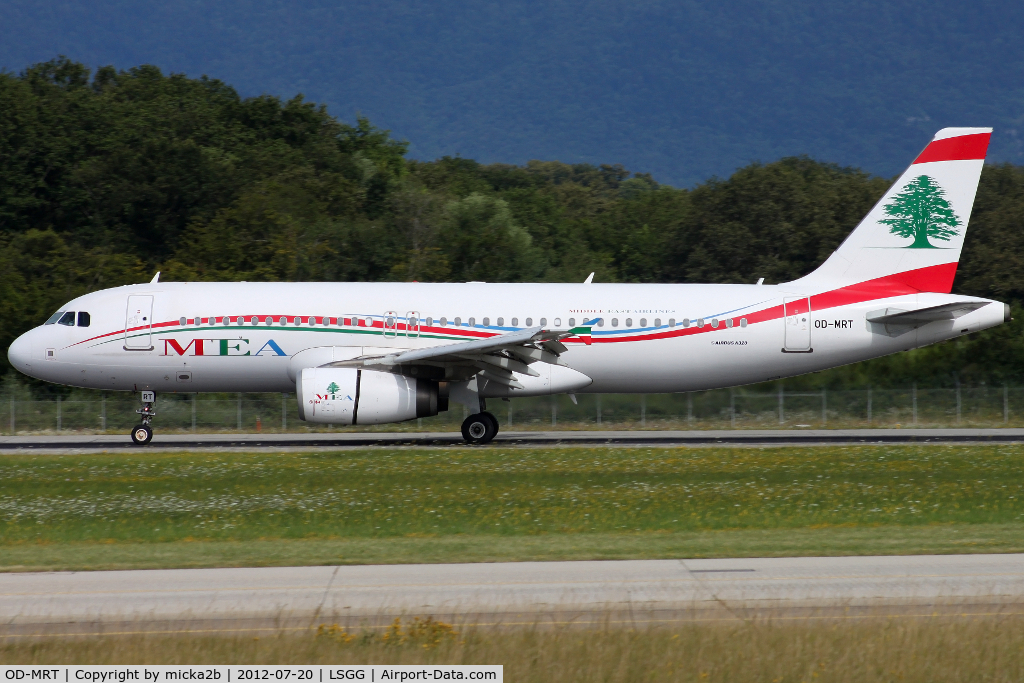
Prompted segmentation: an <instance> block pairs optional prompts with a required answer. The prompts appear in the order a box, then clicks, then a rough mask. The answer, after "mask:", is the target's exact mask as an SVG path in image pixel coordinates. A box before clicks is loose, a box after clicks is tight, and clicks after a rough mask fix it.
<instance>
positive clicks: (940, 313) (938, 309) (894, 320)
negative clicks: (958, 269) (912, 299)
mask: <svg viewBox="0 0 1024 683" xmlns="http://www.w3.org/2000/svg"><path fill="white" fill-rule="evenodd" d="M988 303H989V302H987V301H962V302H957V303H953V304H942V305H941V306H929V307H928V308H918V309H916V310H913V311H905V310H903V309H899V308H883V309H882V310H880V311H871V312H870V313H868V316H867V317H868V322H869V323H881V324H883V325H913V326H920V325H926V324H928V323H933V322H935V321H936V320H953V319H954V318H959V317H961V316H964V315H967V314H968V313H970V312H971V311H976V310H978V309H979V308H981V307H982V306H988Z"/></svg>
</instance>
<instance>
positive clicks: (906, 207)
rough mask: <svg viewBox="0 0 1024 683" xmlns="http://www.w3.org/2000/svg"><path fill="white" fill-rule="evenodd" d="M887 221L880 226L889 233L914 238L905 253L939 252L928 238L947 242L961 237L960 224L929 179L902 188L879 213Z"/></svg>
mask: <svg viewBox="0 0 1024 683" xmlns="http://www.w3.org/2000/svg"><path fill="white" fill-rule="evenodd" d="M882 210H883V211H884V212H885V215H886V216H888V218H883V219H881V220H880V221H878V222H879V223H882V224H884V225H888V226H889V232H891V233H892V234H894V235H898V236H900V237H910V238H913V240H914V241H913V242H912V243H910V244H908V245H907V246H906V247H904V249H938V248H939V247H936V246H935V245H934V244H932V243H931V242H929V241H928V238H929V237H931V238H933V239H937V240H945V241H947V242H948V241H949V239H950V238H951V237H956V236H957V235H959V234H960V231H959V230H958V229H957V228H959V227H960V226H961V225H963V223H962V222H961V221H960V218H959V217H957V215H956V213H955V212H954V211H953V207H952V206H950V205H949V202H948V201H946V191H945V190H943V189H942V187H941V186H940V185H939V184H938V183H937V182H935V179H934V178H932V177H931V176H926V175H922V176H918V177H916V178H914V179H913V180H911V181H910V182H909V183H907V184H906V186H904V188H903V189H902V190H900V192H899V193H898V194H897V195H896V196H895V197H893V199H892V201H891V202H889V203H888V204H886V205H885V207H883V209H882Z"/></svg>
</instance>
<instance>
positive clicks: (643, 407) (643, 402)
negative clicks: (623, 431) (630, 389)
mask: <svg viewBox="0 0 1024 683" xmlns="http://www.w3.org/2000/svg"><path fill="white" fill-rule="evenodd" d="M640 426H641V427H646V426H647V394H640Z"/></svg>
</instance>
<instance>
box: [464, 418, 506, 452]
mask: <svg viewBox="0 0 1024 683" xmlns="http://www.w3.org/2000/svg"><path fill="white" fill-rule="evenodd" d="M497 435H498V418H496V417H494V416H493V415H491V414H490V413H488V412H487V411H486V410H485V411H482V412H479V413H477V414H475V415H470V416H469V417H467V418H466V420H465V422H463V423H462V438H464V439H465V440H466V443H479V444H484V443H489V442H490V441H491V439H493V438H494V437H495V436H497Z"/></svg>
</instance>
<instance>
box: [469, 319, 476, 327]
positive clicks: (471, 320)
mask: <svg viewBox="0 0 1024 683" xmlns="http://www.w3.org/2000/svg"><path fill="white" fill-rule="evenodd" d="M469 326H470V327H476V318H470V319H469Z"/></svg>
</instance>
